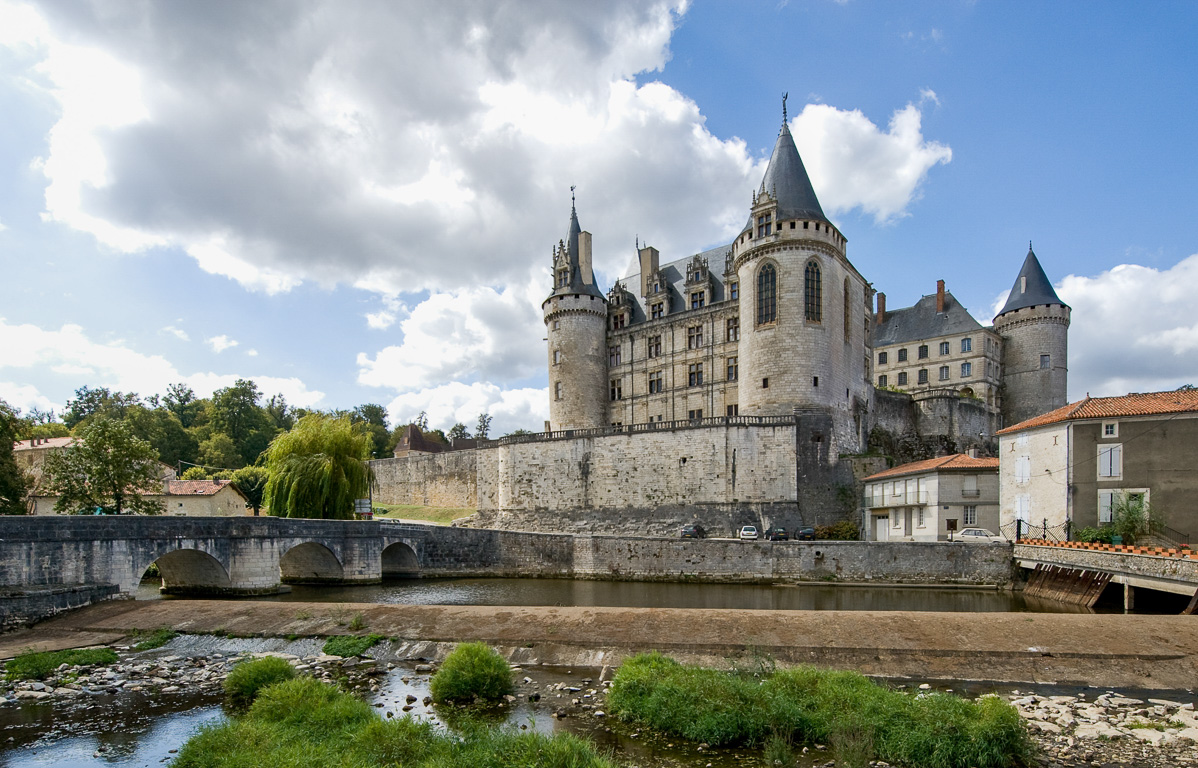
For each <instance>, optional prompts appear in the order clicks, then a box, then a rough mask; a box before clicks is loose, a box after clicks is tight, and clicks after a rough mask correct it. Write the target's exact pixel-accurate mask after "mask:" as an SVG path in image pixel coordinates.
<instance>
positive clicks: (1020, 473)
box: [1015, 456, 1032, 483]
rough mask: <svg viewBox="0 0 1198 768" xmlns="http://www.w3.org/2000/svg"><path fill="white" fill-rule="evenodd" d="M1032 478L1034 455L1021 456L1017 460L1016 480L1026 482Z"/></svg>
mask: <svg viewBox="0 0 1198 768" xmlns="http://www.w3.org/2000/svg"><path fill="white" fill-rule="evenodd" d="M1031 479H1032V457H1031V456H1020V457H1019V458H1017V459H1016V460H1015V482H1017V483H1026V482H1028V481H1029V480H1031Z"/></svg>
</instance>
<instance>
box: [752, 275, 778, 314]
mask: <svg viewBox="0 0 1198 768" xmlns="http://www.w3.org/2000/svg"><path fill="white" fill-rule="evenodd" d="M777 318H778V272H777V270H775V269H774V265H773V264H766V265H765V266H764V267H762V268H761V271H760V272H758V273H757V324H758V325H764V324H765V323H772V322H774V320H776V319H777Z"/></svg>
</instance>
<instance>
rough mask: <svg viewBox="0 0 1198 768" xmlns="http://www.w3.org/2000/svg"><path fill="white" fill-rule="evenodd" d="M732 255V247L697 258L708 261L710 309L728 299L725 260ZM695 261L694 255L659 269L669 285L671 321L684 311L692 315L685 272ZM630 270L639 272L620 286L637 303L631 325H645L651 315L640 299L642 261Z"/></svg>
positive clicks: (704, 253)
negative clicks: (725, 283) (692, 261)
mask: <svg viewBox="0 0 1198 768" xmlns="http://www.w3.org/2000/svg"><path fill="white" fill-rule="evenodd" d="M731 252H732V245H731V244H729V245H720V246H717V247H715V248H709V249H708V250H706V251H701V252H700V253H699V254H698V256H699V257H700V258H704V259H707V274H708V275H709V276H710V277H711V295H710V296H708V297H707V305H708V306H710V305H712V304H715V303H717V302H720V301H723V300H724V299H726V298H727V291H726V289H725V286H724V260H725V259H726V258H727V256H728V254H729V253H731ZM693 258H695V256H694V255H693V254H692V255H690V256H687V257H685V258H682V259H677V260H675V261H671V262H669V263H667V264H660V265H659V268H660V269H661V272H662V274H663V275H665V278H666V282H667V283H668V284H669V296H670V314H669V315H667V317H669V318H673V319H676V318H677V316H678V315H679V314H680V313H681V312H682V311H683V310H684V309H685V311H687V312H689V311H691V310H690V309H689V304H688V303H687V302H688V301H689V299H688V298H687V295H686V268H687V266H688V265H689V264H690V262H691V259H693ZM628 268H629V269H630V270H632V269H635V270H636V271H635V272H633V273H632V274H630V275H627V276H625V277H622V278H620V282H622V283H623V284H624V288H625V289H626V290H627V291H628V292H629V293H630V294H632V297H633V299H634V301H633V308H632V317H631V318H630V320H629V322H630V323H643V322H644V321H645V320H646V319H648V317H649V315H648V313H647V312H646V311H645V310H646V307H647V304H646V302H645V298H644V297H643V296H641V295H640V293H641V273H640V263H639V261H637V260H636V259H634V260H633V262H632V263H631V264H629V265H628ZM650 295H652V294H650Z"/></svg>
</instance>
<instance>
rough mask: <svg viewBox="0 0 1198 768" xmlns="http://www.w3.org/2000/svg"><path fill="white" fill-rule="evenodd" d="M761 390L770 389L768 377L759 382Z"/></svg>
mask: <svg viewBox="0 0 1198 768" xmlns="http://www.w3.org/2000/svg"><path fill="white" fill-rule="evenodd" d="M761 388H762V389H769V388H770V377H769V376H766V377H765V378H764V379H762V380H761Z"/></svg>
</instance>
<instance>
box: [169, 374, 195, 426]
mask: <svg viewBox="0 0 1198 768" xmlns="http://www.w3.org/2000/svg"><path fill="white" fill-rule="evenodd" d="M162 402H163V404H164V405H165V406H166V409H167V410H168V411H170V412H171V413H173V414H175V416H176V417H178V419H179V423H180V424H182V425H183V428H184V429H191V428H192V427H193V426H195V423H196V419H197V418H198V417H199V415H200V412H201V411H203V410H204V401H203V400H197V399H196V393H195V392H193V391H192V389H191V387H189V386H187V385H186V384H182V383H180V384H171V385H170V386H168V387H167V388H166V394H165V395H164V396H163V398H162Z"/></svg>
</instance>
